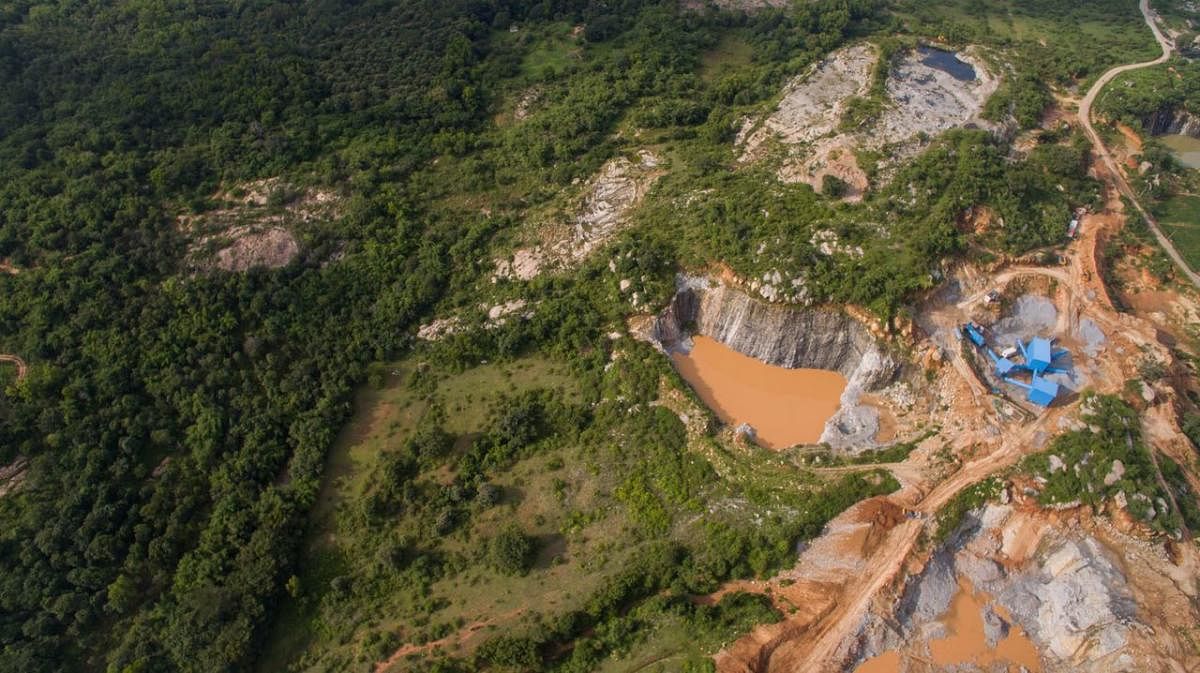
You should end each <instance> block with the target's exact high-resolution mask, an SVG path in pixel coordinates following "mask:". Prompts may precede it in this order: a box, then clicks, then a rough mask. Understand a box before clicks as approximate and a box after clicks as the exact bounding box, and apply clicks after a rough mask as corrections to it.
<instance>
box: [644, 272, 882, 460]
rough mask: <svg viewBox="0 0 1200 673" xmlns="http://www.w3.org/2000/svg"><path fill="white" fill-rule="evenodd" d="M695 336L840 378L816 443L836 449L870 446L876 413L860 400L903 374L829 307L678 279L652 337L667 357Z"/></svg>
mask: <svg viewBox="0 0 1200 673" xmlns="http://www.w3.org/2000/svg"><path fill="white" fill-rule="evenodd" d="M692 335H703V336H707V337H710V338H712V339H714V340H716V341H720V342H721V343H723V344H725V345H726V346H729V347H730V348H732V349H734V350H736V351H738V352H739V353H742V354H744V355H749V356H751V357H753V358H757V359H759V360H762V361H763V362H766V363H767V364H770V365H776V366H779V367H787V368H790V369H797V368H810V369H826V370H830V371H836V372H839V373H841V374H842V375H843V376H845V377H846V380H847V386H846V390H845V392H844V393H843V394H842V399H841V407H840V408H839V409H838V411H837V413H835V414H834V416H833V417H832V418H830V419H829V421H828V422H827V423H826V425H825V431H824V433H823V434H822V435H821V441H822V442H824V443H827V444H829V445H830V446H832V447H834V448H838V449H863V448H868V447H872V446H874V441H873V437H874V435H875V433H876V431H877V430H878V429H879V417H878V411H877V410H876V409H875V408H873V407H870V406H866V405H863V404H860V403H859V396H860V395H861V394H862V393H863V392H866V391H872V390H879V389H881V388H884V387H886V386H888V385H889V384H891V383H892V382H893V381H895V380H896V378H897V376H898V374H899V373H900V368H901V367H900V363H899V362H898V361H897V360H896V359H895V358H894V357H893V356H892V355H891V354H890V353H889V352H888V351H887V350H886V349H885V348H884V347H883V346H882V345H881V344H880V343H879V342H878V341H877V340H876V338H875V337H874V336H872V334H871V332H870V330H869V329H868V328H867V326H866V325H864V324H863V323H861V322H859V320H857V319H855V318H854V317H852V316H850V315H848V314H846V313H845V312H842V311H839V310H837V309H834V308H807V307H799V306H786V305H780V304H772V303H767V302H763V301H760V300H758V299H755V298H753V297H751V296H750V295H747V294H746V293H744V292H742V291H740V290H738V289H736V288H733V287H730V286H728V285H725V284H724V283H716V282H712V281H710V280H709V279H707V278H690V277H689V278H682V279H681V280H680V283H679V291H678V292H676V294H675V298H674V299H673V300H672V302H671V304H670V306H668V307H667V309H666V310H665V311H663V313H662V314H661V315H660V316H659V317H658V318H657V320H656V321H655V323H654V327H653V332H652V333H651V334H650V335H649V336H650V338H651V340H652V341H653V342H655V343H657V344H658V345H659V346H660V347H662V349H663V350H665V351H667V352H671V351H678V350H683V351H687V350H689V349H690V348H691V336H692Z"/></svg>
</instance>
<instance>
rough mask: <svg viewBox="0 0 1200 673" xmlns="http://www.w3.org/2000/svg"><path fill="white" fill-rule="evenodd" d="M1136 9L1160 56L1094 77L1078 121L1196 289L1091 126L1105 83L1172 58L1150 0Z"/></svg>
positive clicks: (1192, 275) (1196, 280)
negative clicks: (1151, 34) (1155, 43)
mask: <svg viewBox="0 0 1200 673" xmlns="http://www.w3.org/2000/svg"><path fill="white" fill-rule="evenodd" d="M1138 8H1139V9H1141V10H1142V17H1144V18H1145V19H1146V25H1147V26H1150V30H1151V31H1152V32H1153V33H1154V39H1155V40H1157V41H1158V44H1159V46H1160V47H1162V56H1159V57H1158V58H1156V59H1154V60H1153V61H1146V62H1145V63H1130V64H1128V65H1119V66H1117V67H1115V68H1113V69H1111V70H1109V71H1108V72H1106V73H1104V74H1103V75H1101V76H1100V79H1098V80H1096V83H1095V84H1093V85H1092V88H1091V89H1089V90H1088V92H1087V95H1086V96H1084V97H1083V100H1082V101H1080V103H1079V124H1080V125H1081V126H1082V127H1083V130H1084V132H1086V133H1087V135H1088V138H1089V139H1090V140H1091V141H1092V145H1093V146H1094V147H1095V148H1096V154H1098V155H1099V156H1100V158H1101V159H1103V160H1104V165H1105V166H1106V167H1107V168H1108V171H1109V172H1110V173H1112V180H1113V184H1114V185H1116V187H1117V189H1118V190H1120V192H1121V195H1122V196H1124V197H1125V198H1127V199H1129V202H1130V203H1132V204H1133V207H1134V208H1136V209H1137V211H1138V213H1140V214H1141V216H1142V217H1143V218H1144V219H1145V220H1146V224H1147V225H1148V226H1149V227H1150V231H1151V232H1152V233H1153V234H1154V238H1155V239H1156V240H1157V241H1158V244H1159V245H1161V246H1162V248H1163V250H1165V251H1166V253H1167V256H1168V257H1170V258H1171V261H1172V262H1174V263H1175V266H1176V267H1178V268H1179V271H1180V272H1181V273H1183V275H1184V276H1185V277H1186V278H1187V279H1188V280H1189V281H1191V283H1192V284H1193V285H1195V286H1196V287H1197V288H1200V275H1197V274H1196V272H1195V271H1192V269H1191V268H1190V267H1189V266H1188V264H1187V262H1185V261H1184V259H1183V256H1182V255H1180V254H1179V251H1178V250H1176V249H1175V244H1174V243H1172V242H1171V239H1169V238H1167V236H1166V234H1164V233H1163V231H1162V229H1161V228H1160V227H1159V226H1158V220H1156V219H1154V217H1153V216H1151V215H1150V213H1149V211H1147V210H1146V209H1145V208H1143V207H1142V204H1141V202H1140V201H1138V198H1137V195H1135V194H1134V193H1133V189H1131V188H1130V187H1129V183H1128V182H1127V181H1126V180H1125V175H1124V174H1123V173H1122V172H1121V169H1120V167H1119V166H1118V165H1117V162H1116V160H1115V159H1113V156H1112V153H1111V152H1109V151H1108V148H1107V147H1105V145H1104V142H1103V141H1102V140H1101V139H1100V134H1098V133H1096V129H1095V128H1094V127H1093V126H1092V104H1093V103H1095V102H1096V97H1097V96H1099V95H1100V91H1101V90H1103V89H1104V86H1105V85H1106V84H1108V83H1109V82H1111V81H1112V80H1113V79H1114V78H1116V77H1117V75H1120V74H1122V73H1126V72H1129V71H1131V70H1138V69H1140V68H1148V67H1150V66H1155V65H1161V64H1163V63H1166V62H1167V59H1169V58H1170V57H1171V50H1172V49H1173V48H1174V45H1172V43H1171V40H1170V39H1168V38H1167V37H1166V36H1165V35H1163V34H1162V31H1161V30H1159V28H1158V23H1156V22H1155V20H1154V13H1153V12H1152V11H1151V9H1150V0H1141V2H1140V3H1139V4H1138Z"/></svg>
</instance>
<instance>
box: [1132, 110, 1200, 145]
mask: <svg viewBox="0 0 1200 673" xmlns="http://www.w3.org/2000/svg"><path fill="white" fill-rule="evenodd" d="M1142 126H1143V127H1144V128H1145V129H1146V130H1147V131H1149V132H1150V135H1155V136H1161V135H1166V134H1168V133H1179V134H1182V135H1185V136H1191V137H1193V138H1200V115H1195V114H1192V113H1191V112H1188V111H1187V110H1180V109H1178V108H1163V109H1162V110H1159V111H1158V112H1155V113H1154V114H1152V115H1150V116H1149V117H1147V118H1146V119H1144V120H1142Z"/></svg>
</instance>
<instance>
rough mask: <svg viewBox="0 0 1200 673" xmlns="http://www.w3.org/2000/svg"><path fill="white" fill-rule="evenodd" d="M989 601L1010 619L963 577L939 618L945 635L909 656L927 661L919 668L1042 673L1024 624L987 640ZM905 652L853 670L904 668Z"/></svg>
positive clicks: (875, 672) (885, 672)
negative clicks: (944, 611) (985, 623)
mask: <svg viewBox="0 0 1200 673" xmlns="http://www.w3.org/2000/svg"><path fill="white" fill-rule="evenodd" d="M989 604H990V606H991V609H992V610H994V611H995V612H996V613H997V614H998V615H999V616H1000V617H1001V618H1003V619H1004V620H1005V621H1008V622H1010V623H1011V619H1010V618H1009V616H1008V614H1007V613H1006V611H1004V609H1003V608H1001V607H999V606H997V605H996V604H995V603H994V602H993V601H992V598H991V597H990V596H988V595H987V594H984V593H982V592H976V591H975V588H974V587H973V586H971V583H970V582H969V581H967V580H965V579H960V580H959V582H958V592H957V593H956V594H955V595H954V600H953V601H952V602H951V603H950V609H949V610H947V611H946V613H945V614H943V615H942V616H941V618H940V621H941V623H942V624H943V625H945V627H946V632H947V635H946V637H944V638H936V639H933V640H930V641H929V648H928V651H927V652H915V653H914V652H908V653H906V656H907V658H909V659H910V660H912V661H913V662H916V663H920V664H925V668H920V667H918V670H959V669H960V668H961V667H963V666H968V667H971V669H972V670H976V669H982V670H987V671H992V670H1003V671H1022V670H1024V671H1030V673H1040V672H1041V670H1042V666H1041V662H1040V661H1039V659H1038V653H1037V648H1035V647H1034V645H1033V642H1031V641H1030V640H1029V638H1028V637H1027V636H1026V635H1025V633H1024V632H1023V631H1022V630H1021V627H1019V626H1016V625H1012V626H1010V627H1009V629H1008V633H1007V634H1005V635H1004V637H1003V638H1000V639H999V640H997V641H995V643H994V644H989V643H988V638H987V636H986V635H985V634H986V631H985V627H984V611H985V610H986V609H988V607H989ZM904 656H905V655H901V654H900V653H899V652H895V651H889V652H884V653H883V654H880V655H879V656H876V657H873V658H871V659H868V660H866V661H864V662H863V663H862V664H861V665H859V667H858V668H856V669H854V670H855V673H896V672H897V671H899V670H900V669H901V666H900V665H901V663H902V662H903V659H904Z"/></svg>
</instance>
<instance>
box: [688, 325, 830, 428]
mask: <svg viewBox="0 0 1200 673" xmlns="http://www.w3.org/2000/svg"><path fill="white" fill-rule="evenodd" d="M671 359H672V360H673V361H674V363H675V368H676V369H677V370H678V371H679V374H680V376H682V377H683V378H684V380H685V381H687V382H688V383H689V384H691V386H692V388H693V389H694V390H695V391H696V394H697V395H699V396H700V399H701V400H703V401H704V403H705V404H706V405H708V407H709V408H710V409H712V410H713V412H714V413H716V415H717V417H718V418H720V419H721V420H722V421H724V422H725V423H729V424H731V425H740V424H742V423H749V424H750V425H751V426H752V427H753V428H754V432H755V439H756V441H757V442H758V444H759V445H761V446H763V447H766V448H768V449H785V448H787V447H789V446H795V445H796V444H811V443H814V442H816V441H817V440H818V439H820V437H821V431H822V430H824V428H825V421H827V420H829V417H830V416H833V414H834V412H836V411H837V408H838V404H839V403H840V398H841V396H842V391H843V390H845V389H846V378H845V377H844V376H842V375H841V374H839V373H838V372H831V371H826V370H824V369H788V368H786V367H776V366H773V365H769V364H766V363H765V362H762V361H760V360H757V359H755V358H752V357H750V356H748V355H743V354H741V353H739V352H737V351H735V350H733V349H732V348H730V347H728V346H726V345H725V344H723V343H721V342H719V341H716V340H714V339H711V338H709V337H705V336H697V337H693V338H692V350H691V352H690V353H686V354H684V353H674V354H672V355H671Z"/></svg>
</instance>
